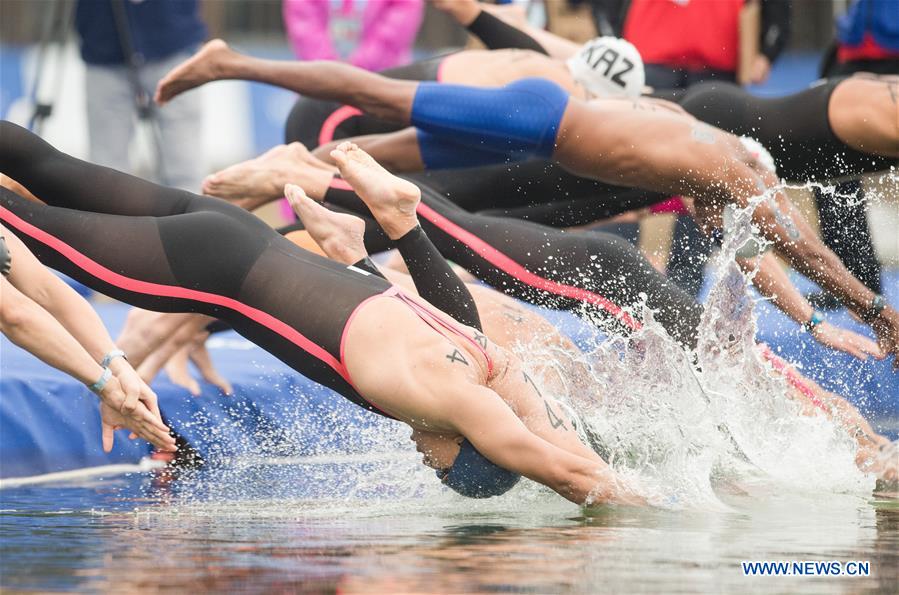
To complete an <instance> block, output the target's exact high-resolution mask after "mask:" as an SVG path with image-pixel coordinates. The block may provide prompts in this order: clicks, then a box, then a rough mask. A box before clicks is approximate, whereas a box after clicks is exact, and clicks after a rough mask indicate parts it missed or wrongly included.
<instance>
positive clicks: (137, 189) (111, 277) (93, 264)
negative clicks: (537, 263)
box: [0, 122, 389, 408]
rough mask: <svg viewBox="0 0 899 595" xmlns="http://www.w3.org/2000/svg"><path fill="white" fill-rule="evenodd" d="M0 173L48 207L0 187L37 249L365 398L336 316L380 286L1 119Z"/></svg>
mask: <svg viewBox="0 0 899 595" xmlns="http://www.w3.org/2000/svg"><path fill="white" fill-rule="evenodd" d="M0 171H2V172H3V173H6V174H8V175H10V176H11V177H13V178H14V179H15V180H17V181H19V182H20V183H22V184H23V185H24V186H25V187H27V188H28V189H29V190H31V191H32V192H34V193H35V194H36V195H37V196H40V197H41V198H42V199H43V200H44V201H46V202H47V203H48V205H51V206H47V205H41V204H38V203H35V202H32V201H28V200H26V199H24V198H22V197H20V196H18V195H17V194H14V193H12V192H10V191H8V190H5V189H2V191H0V220H2V222H3V224H4V225H5V226H6V227H7V228H9V229H10V231H11V232H12V233H15V234H16V235H18V236H19V237H20V238H21V239H22V240H23V241H24V242H25V243H26V245H28V247H29V248H30V249H31V250H32V251H33V252H34V253H35V254H36V255H37V256H38V258H39V259H40V260H41V261H42V262H44V263H45V264H47V265H48V266H51V267H53V268H55V269H57V270H60V271H62V272H64V273H66V274H68V275H70V276H71V277H73V278H75V279H77V280H79V281H81V282H82V283H84V284H85V285H88V286H89V287H91V288H93V289H95V290H97V291H100V292H102V293H105V294H107V295H110V296H112V297H114V298H116V299H120V300H122V301H124V302H126V303H129V304H132V305H135V306H138V307H142V308H147V309H152V310H157V311H163V312H199V313H203V314H206V315H209V316H213V317H216V318H220V319H223V320H225V321H227V322H228V323H230V324H231V325H232V326H233V327H234V329H235V330H236V331H237V332H239V333H240V334H241V335H243V336H244V337H246V338H247V339H249V340H250V341H253V342H254V343H256V344H257V345H259V346H260V347H262V348H263V349H265V350H266V351H268V352H270V353H272V354H273V355H275V356H276V357H278V358H279V359H281V360H282V361H283V362H285V363H286V364H287V365H289V366H291V367H292V368H294V369H295V370H297V371H298V372H300V373H301V374H303V375H304V376H306V377H308V378H310V379H311V380H313V381H315V382H318V383H320V384H323V385H324V386H327V387H329V388H332V389H334V390H335V391H337V392H339V393H340V394H342V395H344V396H345V397H347V398H348V399H350V400H352V401H354V402H356V403H358V404H360V405H362V406H363V407H367V408H368V407H369V406H368V405H367V404H366V403H365V401H364V400H363V399H362V397H361V396H360V395H359V394H358V393H357V392H356V391H355V390H354V389H353V388H352V386H351V385H350V383H349V381H348V376H346V375H345V369H343V368H342V364H341V363H340V361H339V356H340V339H341V335H342V332H343V329H344V327H345V326H346V323H347V320H348V319H349V317H350V316H351V314H352V312H353V311H354V310H355V308H356V307H357V306H358V305H359V304H360V303H361V302H362V301H364V300H365V299H368V298H369V297H371V296H373V295H377V294H379V293H381V292H383V291H385V290H386V289H388V288H389V284H388V283H386V282H385V281H383V280H382V279H378V278H376V277H374V276H371V275H363V274H361V273H357V272H354V271H352V270H351V269H348V268H347V267H345V266H342V265H339V264H338V263H335V262H332V261H329V260H327V259H325V258H321V257H319V256H317V255H315V254H312V253H311V252H308V251H306V250H303V249H301V248H299V247H297V246H295V245H294V244H293V243H291V242H290V241H289V240H286V239H285V238H283V237H281V236H280V235H278V234H277V233H276V232H275V231H274V230H273V229H271V228H270V227H268V226H267V225H266V224H265V223H263V222H262V221H261V220H259V219H258V218H256V217H255V216H253V215H251V214H250V213H248V212H246V211H244V210H242V209H240V208H237V207H235V206H233V205H230V204H228V203H226V202H224V201H221V200H217V199H212V198H208V197H202V196H197V195H194V194H191V193H189V192H186V191H183V190H177V189H173V188H166V187H163V186H157V185H156V184H152V183H150V182H146V181H144V180H141V179H139V178H135V177H133V176H129V175H126V174H123V173H120V172H117V171H115V170H112V169H108V168H104V167H99V166H96V165H93V164H90V163H87V162H84V161H81V160H78V159H75V158H73V157H70V156H68V155H65V154H63V153H61V152H59V151H57V150H56V149H54V148H53V147H51V146H50V145H49V144H47V143H46V142H44V141H43V140H41V139H40V138H38V137H37V136H35V135H33V134H32V133H30V132H28V131H27V130H25V129H24V128H20V127H18V126H15V125H14V124H10V123H8V122H3V123H2V124H0Z"/></svg>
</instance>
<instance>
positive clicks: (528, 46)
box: [466, 10, 549, 56]
mask: <svg viewBox="0 0 899 595" xmlns="http://www.w3.org/2000/svg"><path fill="white" fill-rule="evenodd" d="M466 29H468V32H469V33H471V34H472V35H474V36H475V37H477V38H478V39H480V40H481V41H482V42H484V45H485V46H487V48H488V49H491V50H505V49H519V50H532V51H535V52H539V53H541V54H543V55H545V56H548V55H549V52H547V51H546V49H545V48H544V47H543V46H542V45H540V42H538V41H537V40H536V39H534V38H533V37H531V36H530V35H528V34H527V33H525V32H524V31H522V30H521V29H518V28H516V27H513V26H512V25H510V24H508V23H507V22H505V21H503V20H502V19H499V18H497V17H495V16H493V15H492V14H490V13H489V12H487V11H486V10H482V11H481V13H480V14H479V15H478V16H477V18H475V20H474V21H472V22H471V24H470V25H468V27H466Z"/></svg>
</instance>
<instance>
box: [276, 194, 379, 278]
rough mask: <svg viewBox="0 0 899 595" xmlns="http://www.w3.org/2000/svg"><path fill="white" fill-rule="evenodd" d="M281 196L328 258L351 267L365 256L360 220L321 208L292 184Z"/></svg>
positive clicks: (363, 233)
mask: <svg viewBox="0 0 899 595" xmlns="http://www.w3.org/2000/svg"><path fill="white" fill-rule="evenodd" d="M284 195H285V196H286V197H287V200H288V202H290V206H291V207H293V210H294V212H295V213H296V214H297V216H298V217H299V218H300V220H301V221H302V222H303V225H304V226H305V227H306V231H308V232H309V235H310V236H312V239H313V240H315V242H316V243H317V244H318V245H319V246H320V247H321V249H322V250H324V252H325V254H327V255H328V257H329V258H331V259H332V260H336V261H337V262H340V263H343V264H353V263H356V262H359V261H360V260H362V259H363V258H365V257H366V256H368V252H366V251H365V243H364V240H363V236H364V235H365V223H364V222H363V221H362V219H360V218H359V217H354V216H353V215H347V214H345V213H335V212H334V211H331V210H329V209H328V208H326V207H323V206H322V205H320V204H318V203H317V202H315V201H314V200H312V199H311V198H309V197H308V196H306V193H305V192H303V189H302V188H300V187H299V186H297V185H295V184H287V185H286V186H285V187H284Z"/></svg>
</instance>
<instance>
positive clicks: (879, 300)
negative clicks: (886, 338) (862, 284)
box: [862, 295, 887, 324]
mask: <svg viewBox="0 0 899 595" xmlns="http://www.w3.org/2000/svg"><path fill="white" fill-rule="evenodd" d="M886 307H887V303H886V300H884V299H883V296H882V295H875V296H874V299H873V300H871V305H870V306H868V308H867V309H866V310H865V311H864V312H862V320H864V321H865V322H866V323H868V324H871V323H872V322H874V321H875V320H877V318H878V317H879V316H880V313H881V312H883V309H884V308H886Z"/></svg>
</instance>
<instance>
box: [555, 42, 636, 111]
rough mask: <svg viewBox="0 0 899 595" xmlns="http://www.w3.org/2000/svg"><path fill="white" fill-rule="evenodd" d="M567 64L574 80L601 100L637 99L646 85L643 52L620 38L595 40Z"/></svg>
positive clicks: (587, 44)
mask: <svg viewBox="0 0 899 595" xmlns="http://www.w3.org/2000/svg"><path fill="white" fill-rule="evenodd" d="M567 64H568V70H570V71H571V75H572V76H573V77H574V80H575V81H576V82H578V83H580V84H581V85H583V86H584V88H585V89H587V91H588V92H590V93H591V94H592V95H596V96H598V97H632V98H636V97H639V96H640V93H642V92H643V85H644V84H645V82H646V73H644V72H643V59H642V58H641V57H640V52H638V51H637V48H635V47H634V45H633V44H632V43H631V42H629V41H625V40H624V39H619V38H618V37H596V38H594V39H591V40H590V41H588V42H587V43H585V44H584V45H583V47H581V49H580V50H578V52H577V53H576V54H575V55H574V56H572V57H571V58H569V59H568V62H567Z"/></svg>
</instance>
